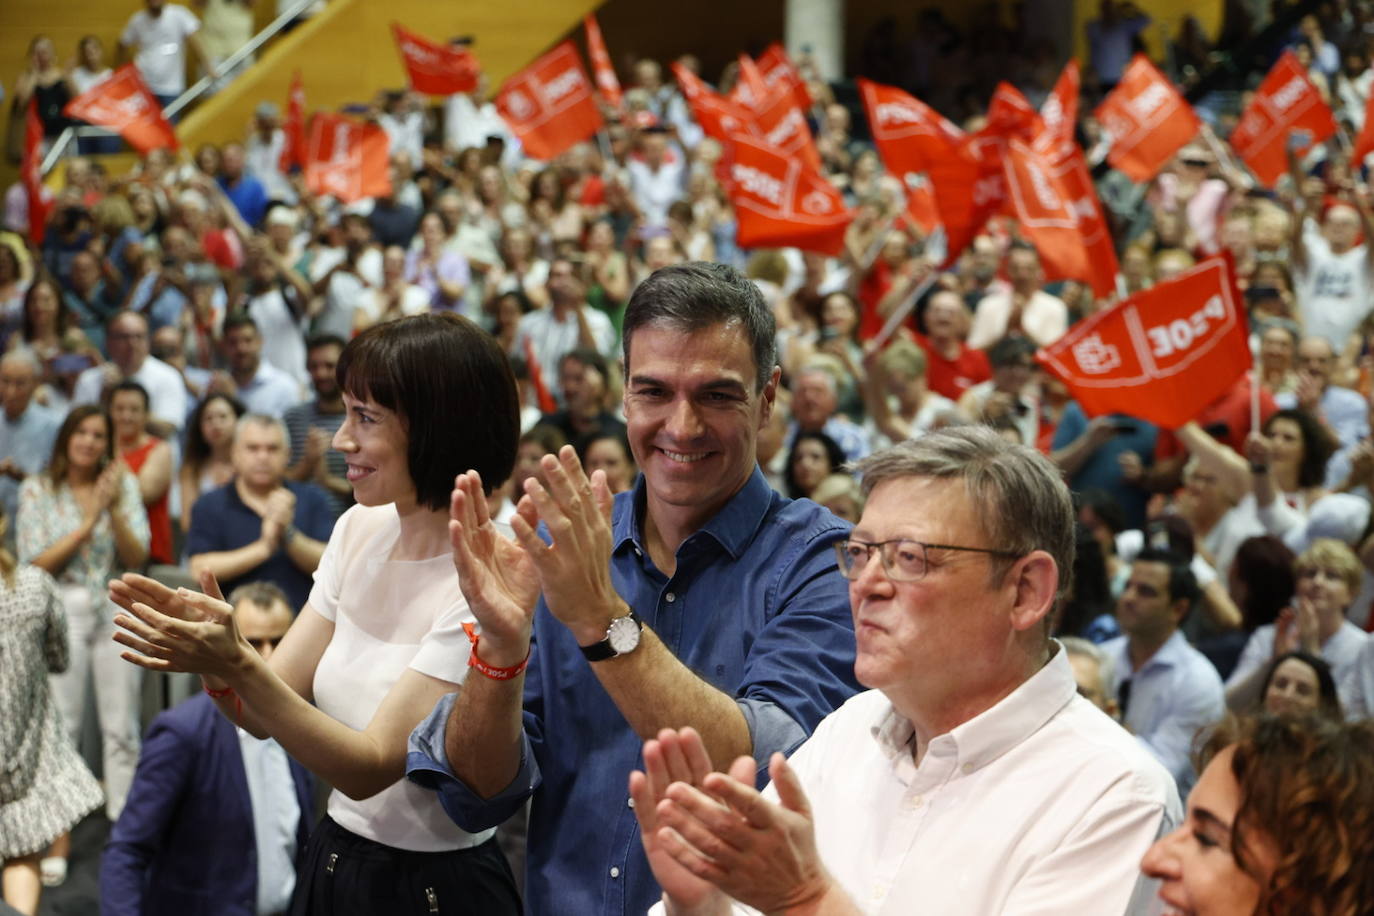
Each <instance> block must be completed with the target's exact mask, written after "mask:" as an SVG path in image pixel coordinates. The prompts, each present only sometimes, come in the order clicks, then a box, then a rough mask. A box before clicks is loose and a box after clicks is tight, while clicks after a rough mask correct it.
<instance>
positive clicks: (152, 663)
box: [110, 576, 253, 681]
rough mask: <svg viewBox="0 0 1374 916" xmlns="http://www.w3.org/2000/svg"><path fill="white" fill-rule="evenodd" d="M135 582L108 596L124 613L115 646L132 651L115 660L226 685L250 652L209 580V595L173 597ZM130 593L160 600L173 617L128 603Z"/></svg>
mask: <svg viewBox="0 0 1374 916" xmlns="http://www.w3.org/2000/svg"><path fill="white" fill-rule="evenodd" d="M126 578H128V577H127V576H126ZM135 578H136V579H137V580H142V581H141V582H137V583H136V585H137V586H138V587H134V586H133V585H130V587H129V588H128V589H126V590H121V591H120V592H117V591H116V588H115V585H116V583H111V589H110V593H111V596H112V597H115V596H116V595H119V597H116V598H115V600H116V603H117V604H119V605H120V606H121V607H123V608H124V609H125V610H126V611H128V613H127V614H118V615H116V616H115V620H114V622H115V623H116V624H117V625H118V626H120V627H121V628H122V629H121V630H116V631H115V634H114V640H115V642H117V643H119V644H120V645H122V646H124V647H125V648H127V649H131V650H133V651H130V652H122V653H120V657H121V658H123V659H124V660H125V661H127V662H131V663H133V664H135V665H138V666H140V667H142V668H147V669H149V670H150V671H185V672H190V673H193V674H202V675H208V676H211V677H217V678H220V679H222V680H224V681H231V680H232V679H233V676H234V673H235V672H236V671H238V670H241V662H242V660H243V658H244V657H245V654H251V653H252V652H253V648H252V647H251V646H250V645H249V644H248V643H247V642H246V641H245V640H244V639H243V637H242V636H241V635H240V634H239V629H238V624H237V623H236V621H235V620H234V609H233V607H232V606H231V605H230V604H228V603H227V602H226V601H224V600H223V598H222V597H220V596H219V587H218V585H217V584H215V581H214V577H213V576H211V577H208V585H209V586H210V587H211V591H212V592H213V594H203V593H200V592H193V591H191V590H190V589H185V588H180V589H177V590H176V591H175V592H173V591H172V590H171V589H169V588H167V587H166V586H164V585H161V584H160V583H156V582H154V583H153V584H154V585H156V586H157V588H155V589H148V590H146V591H145V590H144V586H145V585H146V583H148V582H153V580H151V579H148V578H147V577H145V576H137V577H135ZM202 583H203V584H205V580H204V579H203V580H202ZM119 584H124V585H129V583H119ZM135 593H143V594H157V595H159V596H161V597H162V599H163V602H162V603H163V605H164V606H166V607H167V609H168V610H170V611H173V613H174V614H176V616H173V614H167V613H163V612H162V611H160V610H158V609H157V608H155V607H153V606H152V605H149V604H145V603H144V602H142V601H140V600H135V599H133V597H132V595H133V594H135Z"/></svg>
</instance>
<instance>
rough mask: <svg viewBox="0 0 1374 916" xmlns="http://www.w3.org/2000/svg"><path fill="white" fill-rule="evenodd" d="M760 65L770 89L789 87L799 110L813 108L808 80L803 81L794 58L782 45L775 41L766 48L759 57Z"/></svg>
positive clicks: (760, 70) (760, 71)
mask: <svg viewBox="0 0 1374 916" xmlns="http://www.w3.org/2000/svg"><path fill="white" fill-rule="evenodd" d="M758 65H759V73H761V74H763V81H764V82H765V83H767V84H768V87H769V88H770V89H773V88H776V87H777V86H779V85H782V86H787V87H788V88H789V89H791V90H792V98H793V99H795V100H796V103H797V107H798V108H800V109H801V110H802V111H807V110H809V109H810V108H811V105H812V99H811V93H810V91H808V90H807V88H806V80H804V79H802V76H801V71H800V70H798V69H797V65H796V64H794V63H792V58H790V57H788V56H787V51H786V49H784V48H783V46H782V45H781V44H779V43H778V42H776V41H775V42H773V43H772V44H771V45H769V46H768V47H767V48H765V49H764V51H763V53H762V54H760V55H759V59H758Z"/></svg>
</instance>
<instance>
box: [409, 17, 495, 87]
mask: <svg viewBox="0 0 1374 916" xmlns="http://www.w3.org/2000/svg"><path fill="white" fill-rule="evenodd" d="M391 34H392V35H393V36H394V37H395V38H396V50H397V51H398V52H399V53H400V55H401V63H402V64H403V65H404V66H405V68H406V77H407V78H408V79H409V80H410V88H411V89H414V90H415V91H416V92H423V93H424V94H425V95H456V94H457V93H460V92H472V91H473V90H474V89H476V88H477V77H478V75H479V74H480V73H481V72H482V69H481V67H479V66H478V65H477V58H475V57H473V56H472V54H471V53H470V52H468V51H466V50H464V49H462V48H455V47H452V46H450V45H441V44H436V43H434V42H432V41H430V40H429V39H428V38H425V37H424V36H423V35H419V34H416V33H415V32H412V31H410V30H409V29H407V28H404V27H403V26H401V25H400V23H396V22H393V23H392V24H391Z"/></svg>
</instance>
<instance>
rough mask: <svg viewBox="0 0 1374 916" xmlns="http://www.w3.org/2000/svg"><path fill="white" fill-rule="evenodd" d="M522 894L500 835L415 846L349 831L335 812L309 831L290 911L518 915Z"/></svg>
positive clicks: (300, 915) (370, 915) (298, 914)
mask: <svg viewBox="0 0 1374 916" xmlns="http://www.w3.org/2000/svg"><path fill="white" fill-rule="evenodd" d="M520 912H521V904H520V894H519V892H518V891H517V890H516V887H515V878H514V877H513V876H512V875H511V870H510V866H509V865H507V864H506V858H505V856H503V855H502V854H501V850H500V848H498V847H497V845H496V841H495V840H488V841H487V842H485V843H483V844H482V845H481V846H476V847H474V848H472V849H461V850H456V851H453V852H411V851H410V850H406V849H395V848H393V847H391V846H383V845H382V844H381V843H374V842H373V841H372V840H368V839H364V838H363V837H360V836H358V835H357V834H354V833H350V832H349V831H347V830H345V829H344V828H342V827H340V826H339V825H338V824H336V823H335V822H334V821H333V820H332V819H331V818H330V817H329V816H328V815H325V817H324V819H323V820H321V821H320V823H319V826H317V827H316V828H315V830H314V831H313V832H312V833H311V834H310V842H309V844H308V845H307V846H306V850H305V861H304V863H303V864H302V866H301V869H300V872H299V873H298V874H297V876H296V892H295V894H293V895H292V898H291V916H391V914H396V916H408V914H412V913H414V914H417V916H430V914H433V913H439V914H443V916H505V914H511V916H518V914H519V913H520Z"/></svg>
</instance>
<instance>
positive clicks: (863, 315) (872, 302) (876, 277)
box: [858, 258, 894, 340]
mask: <svg viewBox="0 0 1374 916" xmlns="http://www.w3.org/2000/svg"><path fill="white" fill-rule="evenodd" d="M893 273H894V271H893V270H892V265H891V264H888V263H887V262H886V261H884V260H883V259H882V258H879V259H878V260H877V261H875V262H874V264H873V267H872V268H870V269H869V271H868V273H866V274H864V278H863V280H861V281H860V282H859V295H858V300H859V339H860V340H871V339H872V338H874V337H877V336H878V332H879V331H881V330H882V329H883V323H884V319H883V316H882V315H879V314H878V303H879V302H882V301H883V297H884V296H886V295H887V294H888V292H889V291H891V289H892V275H893Z"/></svg>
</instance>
